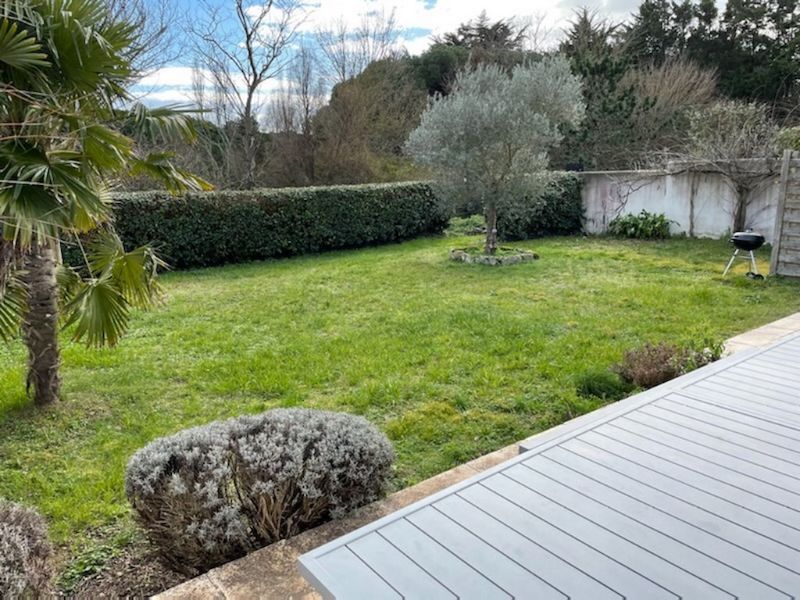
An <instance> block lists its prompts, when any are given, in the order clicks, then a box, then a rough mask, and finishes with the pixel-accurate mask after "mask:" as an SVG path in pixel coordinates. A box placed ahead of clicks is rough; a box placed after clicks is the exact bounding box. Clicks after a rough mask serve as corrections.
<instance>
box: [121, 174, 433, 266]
mask: <svg viewBox="0 0 800 600" xmlns="http://www.w3.org/2000/svg"><path fill="white" fill-rule="evenodd" d="M115 199H116V206H115V209H114V214H115V226H116V230H117V233H119V235H120V237H121V238H122V241H123V243H124V244H125V246H126V247H128V248H134V247H137V246H141V245H144V244H152V245H153V246H154V247H155V248H156V250H157V251H158V253H159V255H160V256H161V257H162V258H163V259H164V260H166V261H167V262H168V263H169V264H170V266H171V267H173V268H178V269H183V268H191V267H207V266H212V265H221V264H226V263H238V262H247V261H252V260H263V259H267V258H274V257H283V256H292V255H297V254H304V253H309V252H320V251H323V250H334V249H338V248H355V247H359V246H367V245H372V244H382V243H387V242H396V241H400V240H404V239H409V238H413V237H416V236H419V235H423V234H431V233H440V232H441V231H442V230H443V229H444V228H445V226H446V225H447V214H446V211H445V210H444V209H443V207H442V206H441V205H440V203H439V202H438V201H437V199H436V197H435V196H434V194H433V192H432V191H431V189H430V186H429V185H428V184H426V183H417V182H412V183H395V184H380V185H355V186H331V187H312V188H293V189H261V190H253V191H218V192H208V193H196V194H187V195H185V196H181V197H172V196H170V195H169V194H167V193H166V192H136V193H127V194H120V195H118V196H117V197H116V198H115Z"/></svg>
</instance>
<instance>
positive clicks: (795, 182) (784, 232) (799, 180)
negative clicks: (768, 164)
mask: <svg viewBox="0 0 800 600" xmlns="http://www.w3.org/2000/svg"><path fill="white" fill-rule="evenodd" d="M773 240H774V241H773V244H772V260H771V263H770V273H773V274H776V275H785V276H788V277H800V159H798V153H797V152H792V151H791V150H787V151H786V152H784V154H783V164H782V166H781V179H780V187H779V191H778V207H777V213H776V216H775V233H774V237H773Z"/></svg>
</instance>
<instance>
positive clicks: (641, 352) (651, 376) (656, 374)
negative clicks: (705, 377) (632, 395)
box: [616, 343, 681, 389]
mask: <svg viewBox="0 0 800 600" xmlns="http://www.w3.org/2000/svg"><path fill="white" fill-rule="evenodd" d="M678 353H679V350H678V347H677V346H673V345H671V344H664V343H662V344H645V345H644V346H641V347H639V348H634V349H632V350H628V351H627V352H626V353H625V355H624V356H623V358H622V362H621V363H620V364H619V365H617V367H616V372H617V373H618V374H619V375H620V377H622V379H623V380H624V381H627V382H628V383H630V384H631V385H634V386H636V387H640V388H645V389H648V388H651V387H655V386H657V385H661V384H662V383H665V382H667V381H669V380H670V379H674V378H675V377H677V376H678V375H680V373H681V371H680V365H679V364H678V361H677V357H678Z"/></svg>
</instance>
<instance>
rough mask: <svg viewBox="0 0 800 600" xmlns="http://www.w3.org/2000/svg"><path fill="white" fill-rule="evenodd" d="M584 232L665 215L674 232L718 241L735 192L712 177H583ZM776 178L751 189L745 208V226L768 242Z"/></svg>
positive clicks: (658, 174)
mask: <svg viewBox="0 0 800 600" xmlns="http://www.w3.org/2000/svg"><path fill="white" fill-rule="evenodd" d="M580 175H581V177H582V178H583V204H584V209H585V216H586V221H585V229H586V231H587V232H588V233H603V232H604V231H605V230H606V228H607V227H608V223H609V222H610V221H611V220H612V219H613V218H614V217H616V216H617V215H620V214H628V213H634V214H636V213H639V212H640V211H641V210H646V211H648V212H652V213H664V214H665V215H666V216H667V218H669V219H671V220H672V221H674V223H673V224H672V232H673V233H686V234H687V235H690V236H694V237H711V238H718V237H721V236H725V235H727V234H728V233H730V231H731V228H732V226H733V206H734V193H733V190H732V189H731V188H730V187H729V185H728V184H727V183H726V181H725V179H724V178H723V177H722V176H720V175H718V174H714V173H696V172H695V173H692V172H681V173H678V174H668V173H665V172H661V171H602V172H586V173H581V174H580ZM777 204H778V178H777V177H776V178H774V179H772V180H770V181H768V182H766V183H764V184H762V185H760V186H759V188H758V189H756V190H754V191H753V193H752V195H751V198H750V202H749V205H748V209H747V227H751V228H753V229H754V230H756V231H758V232H759V233H761V234H762V235H764V237H766V238H767V241H768V242H771V241H772V238H773V233H774V228H775V211H776V209H777Z"/></svg>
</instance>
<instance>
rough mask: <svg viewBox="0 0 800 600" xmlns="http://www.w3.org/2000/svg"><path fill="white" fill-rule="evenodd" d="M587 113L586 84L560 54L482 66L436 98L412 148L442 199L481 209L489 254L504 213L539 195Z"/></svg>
mask: <svg viewBox="0 0 800 600" xmlns="http://www.w3.org/2000/svg"><path fill="white" fill-rule="evenodd" d="M583 114H584V105H583V100H582V95H581V84H580V81H579V80H578V78H577V77H575V76H574V75H573V74H572V73H571V72H570V68H569V63H568V62H567V60H566V59H564V58H563V57H560V56H555V57H550V58H546V59H544V60H542V61H539V62H531V63H526V64H522V65H519V66H516V67H514V68H513V70H511V72H510V73H509V71H507V70H505V69H503V68H501V67H500V66H498V65H494V64H480V65H478V66H477V67H475V68H474V69H468V70H465V71H463V72H461V73H460V74H459V75H458V77H457V78H456V81H455V85H454V88H453V91H452V92H451V93H450V94H449V95H447V96H437V97H434V98H433V99H432V100H431V102H430V104H429V106H428V108H427V110H426V111H425V112H424V113H423V115H422V119H421V122H420V125H419V127H417V129H415V130H414V131H413V132H412V133H411V135H410V137H409V139H408V141H407V143H406V150H407V152H408V153H409V154H411V156H412V157H413V158H414V159H415V160H416V161H417V162H418V163H420V164H421V165H424V166H426V167H428V168H429V169H431V171H432V172H433V175H434V182H435V186H436V191H437V193H438V194H439V196H440V198H442V199H443V200H444V201H447V202H449V203H451V204H452V205H454V206H455V205H458V204H461V205H462V206H463V205H475V206H480V207H481V208H482V210H483V211H484V214H485V216H486V230H487V235H486V245H485V251H486V253H487V254H494V253H495V251H496V250H497V213H498V210H502V209H503V207H506V206H509V205H512V204H513V203H517V202H520V201H522V200H524V199H525V198H528V199H530V198H535V197H536V196H538V195H539V194H540V193H541V192H542V190H543V188H544V185H545V183H546V177H545V169H546V167H547V153H548V150H549V149H550V148H552V147H553V146H554V145H555V144H557V143H558V142H559V141H560V140H561V137H562V134H561V128H562V127H563V126H566V125H571V126H577V125H578V124H579V123H580V121H581V119H582V118H583Z"/></svg>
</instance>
